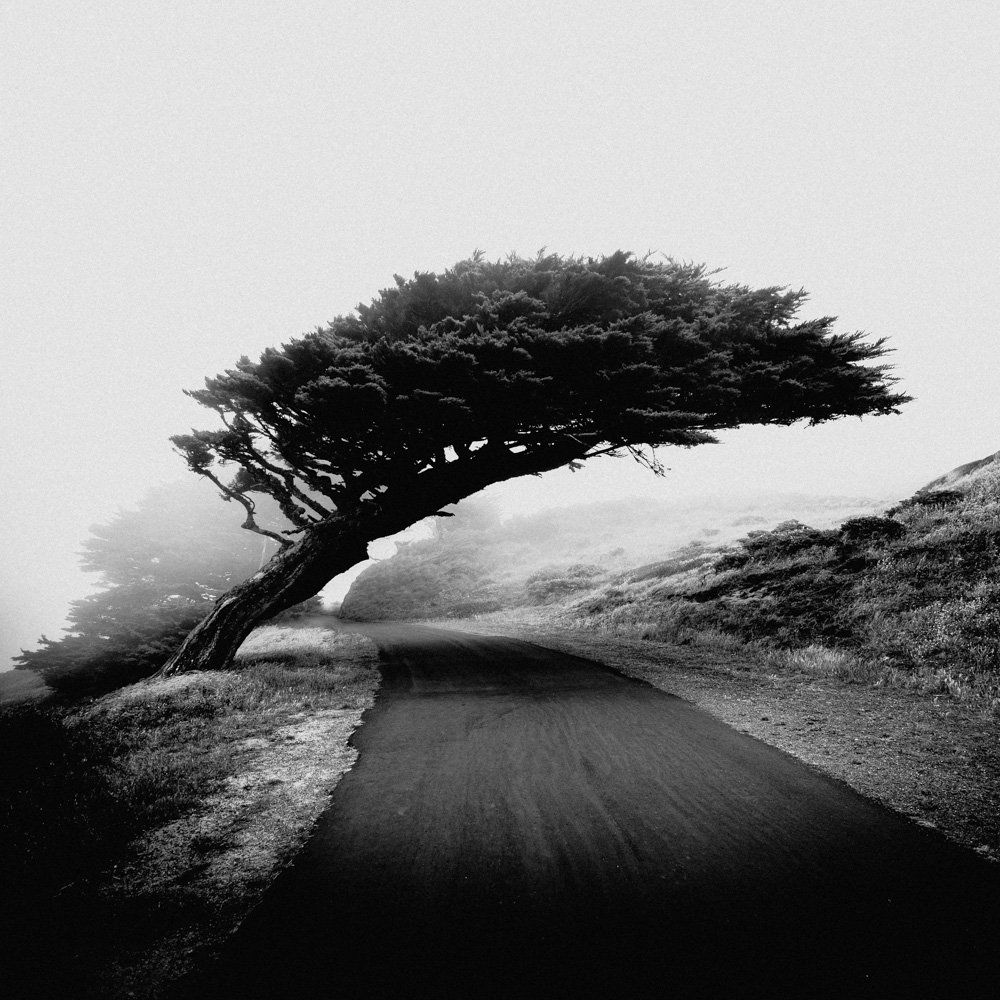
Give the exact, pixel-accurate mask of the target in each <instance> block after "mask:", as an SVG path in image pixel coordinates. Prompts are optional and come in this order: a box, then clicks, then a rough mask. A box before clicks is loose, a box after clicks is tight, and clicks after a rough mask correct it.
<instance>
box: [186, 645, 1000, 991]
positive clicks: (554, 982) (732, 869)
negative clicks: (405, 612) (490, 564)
mask: <svg viewBox="0 0 1000 1000" xmlns="http://www.w3.org/2000/svg"><path fill="white" fill-rule="evenodd" d="M364 630H365V631H366V632H367V633H368V634H369V635H371V636H372V637H373V638H374V639H375V641H376V642H377V643H378V645H379V647H380V650H381V655H382V670H383V677H384V679H383V685H382V687H381V690H380V692H379V695H378V699H377V702H376V705H375V707H374V708H373V709H372V710H370V711H369V712H368V713H367V714H366V716H365V720H364V725H363V726H361V728H360V729H359V730H358V731H357V732H356V733H355V735H354V737H353V743H354V745H355V746H356V747H357V749H358V750H359V752H360V756H359V758H358V761H357V764H356V765H355V767H354V768H353V770H352V771H350V772H349V773H348V774H347V775H346V776H345V777H344V779H343V780H342V781H341V783H340V784H339V786H338V787H337V789H336V791H335V793H334V795H333V798H332V801H331V804H330V806H329V808H328V809H327V811H326V812H325V813H324V814H323V816H322V817H321V819H320V821H319V823H318V826H317V828H316V830H315V833H314V835H313V836H312V838H311V840H310V841H309V842H308V844H307V845H306V846H305V848H304V849H303V851H302V852H301V853H300V855H299V856H298V857H297V859H296V861H295V862H294V864H293V865H292V866H291V867H290V868H288V869H287V870H286V871H285V872H283V873H282V875H281V876H280V877H279V878H278V879H277V880H276V881H275V883H274V884H273V886H272V888H271V889H270V891H269V892H268V893H267V894H266V895H265V897H264V899H263V901H262V903H261V905H260V906H259V907H258V908H257V909H256V910H255V911H254V912H253V913H252V914H251V916H250V917H249V918H248V920H247V921H246V922H245V923H244V925H243V926H242V928H241V929H240V930H239V931H238V932H237V934H236V935H235V936H234V937H233V938H232V939H231V941H230V942H229V944H228V946H227V947H226V948H225V950H224V951H223V953H222V955H221V956H220V958H219V959H218V961H217V962H216V963H215V964H213V965H212V966H211V967H210V968H208V969H206V970H202V971H201V972H199V973H198V974H197V975H196V976H195V977H193V978H192V979H191V980H190V981H189V982H188V984H187V989H188V990H189V991H190V992H189V993H188V994H187V995H190V996H192V997H193V996H197V997H211V996H215V997H223V996H224V997H234V998H236V997H239V998H248V997H268V998H281V997H296V998H300V997H301V998H305V997H330V998H339V997H345V998H346V997H359V998H360V997H364V998H383V997H393V998H403V997H421V998H423V997H428V998H431V997H433V998H451V997H454V998H463V1000H465V998H469V1000H472V998H478V997H487V996H496V997H501V996H502V997H507V998H512V1000H513V998H522V997H524V998H548V997H590V996H602V997H607V998H617V997H623V998H625V997H628V998H632V997H657V998H667V997H695V996H704V997H727V998H728V997H776V996H787V997H796V998H803V1000H804V998H809V997H824V996H831V997H834V996H835V997H843V998H853V997H868V996H870V997H889V996H909V997H914V998H923V997H927V998H930V997H949V996H955V997H962V998H974V997H977V996H982V997H988V996H989V997H992V996H994V995H995V993H996V983H997V981H998V980H997V974H998V972H1000V966H998V963H997V959H996V954H995V952H996V948H997V942H998V941H1000V937H998V931H1000V902H998V899H1000V894H998V889H1000V881H998V877H997V873H996V869H995V866H992V865H989V864H988V863H986V862H984V861H982V860H981V859H979V858H978V857H977V856H975V855H974V854H973V853H972V852H969V851H965V850H963V849H961V848H958V847H955V846H953V845H951V844H949V843H948V842H946V841H945V840H944V838H942V837H940V836H939V835H938V834H937V833H936V832H935V831H932V830H927V829H924V828H921V827H918V826H916V825H915V824H913V823H911V822H909V821H908V820H906V819H904V818H902V817H900V816H898V815H896V814H894V813H892V812H890V811H888V810H886V809H884V808H883V807H881V806H879V805H877V804H875V803H873V802H870V801H868V800H866V799H864V798H862V797H860V796H859V795H857V794H856V793H854V792H853V791H851V790H850V789H849V788H848V787H847V786H846V785H844V784H841V783H839V782H837V781H834V780H832V779H830V778H827V777H825V776H823V775H822V774H820V773H818V772H817V771H815V770H813V769H810V768H809V767H807V766H805V765H803V764H802V763H800V762H799V761H796V760H795V759H793V758H792V757H790V756H788V755H786V754H784V753H782V752H780V751H778V750H776V749H774V748H772V747H769V746H767V745H765V744H763V743H760V742H758V741H756V740H754V739H751V738H749V737H747V736H744V735H742V734H739V733H737V732H736V731H735V730H733V729H731V728H729V727H728V726H726V725H724V724H723V723H721V722H719V721H717V720H715V719H713V718H712V717H711V716H709V715H707V714H706V713H704V712H702V711H700V710H699V709H697V708H695V707H694V706H692V705H690V704H688V703H687V702H684V701H682V700H680V699H678V698H674V697H671V696H670V695H667V694H664V693H662V692H660V691H658V690H656V689H654V688H652V687H650V686H649V685H646V684H643V683H641V682H639V681H634V680H630V679H627V678H625V677H622V676H620V675H618V674H616V673H614V672H612V671H611V670H608V669H606V668H604V667H602V666H600V665H598V664H595V663H592V662H590V661H588V660H583V659H579V658H575V657H572V656H568V655H565V654H561V653H556V652H552V651H550V650H545V649H541V648H539V647H537V646H532V645H530V644H527V643H523V642H518V641H515V640H510V639H499V638H486V637H482V636H473V635H468V634H464V633H458V632H451V631H445V630H435V629H430V628H420V627H416V626H410V625H373V626H365V627H364Z"/></svg>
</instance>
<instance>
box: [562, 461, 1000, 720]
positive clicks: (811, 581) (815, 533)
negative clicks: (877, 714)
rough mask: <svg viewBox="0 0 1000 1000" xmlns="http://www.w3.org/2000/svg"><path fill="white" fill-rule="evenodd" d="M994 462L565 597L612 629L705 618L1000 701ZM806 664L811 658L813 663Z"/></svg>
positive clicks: (823, 666) (576, 611)
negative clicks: (833, 524)
mask: <svg viewBox="0 0 1000 1000" xmlns="http://www.w3.org/2000/svg"><path fill="white" fill-rule="evenodd" d="M998 599H1000V476H998V475H996V474H994V475H991V476H985V477H981V478H979V479H977V480H976V481H975V482H973V483H970V484H969V485H968V486H967V488H966V489H964V490H948V491H943V492H941V493H939V494H938V493H933V492H930V493H918V494H917V495H916V496H915V497H913V498H911V499H909V500H907V501H904V502H903V503H901V504H899V505H898V506H896V507H895V508H893V509H891V510H890V511H888V512H887V513H886V516H884V517H860V518H853V519H850V520H848V521H846V522H844V523H843V524H842V525H841V526H840V528H839V529H838V530H817V529H814V528H810V527H808V526H806V525H803V524H800V523H798V522H794V521H792V522H786V523H784V524H781V525H779V526H778V527H777V528H775V529H773V530H771V531H754V532H751V533H750V534H749V535H747V536H746V537H744V538H743V539H741V540H740V541H739V542H738V543H737V544H736V545H735V546H732V547H728V548H726V549H724V550H722V551H720V550H717V549H716V550H707V549H704V548H702V549H701V551H698V550H693V549H688V550H686V552H680V553H678V556H677V558H676V559H674V560H671V561H667V562H665V563H661V564H658V565H657V566H654V567H647V568H645V569H644V570H643V571H640V572H634V573H626V574H624V575H623V576H621V577H619V578H618V579H616V580H614V581H612V582H611V583H609V584H608V585H606V586H604V587H600V588H596V589H595V590H594V591H592V592H591V593H588V594H587V595H586V597H585V598H583V599H582V600H580V601H578V602H576V603H574V604H573V605H572V606H569V607H566V608H565V609H564V613H565V615H567V616H568V617H571V618H575V619H577V620H579V621H581V622H586V623H588V624H590V625H592V626H595V625H596V626H598V627H601V628H605V629H610V630H612V631H617V632H620V633H622V634H637V635H641V636H643V637H645V638H649V639H663V640H669V641H679V642H689V641H692V640H693V638H694V637H695V636H696V635H698V634H699V633H702V632H705V631H711V632H723V633H726V634H728V635H731V636H735V637H738V638H739V639H741V640H744V641H747V642H759V643H763V644H765V645H766V646H769V647H771V648H774V649H776V650H785V651H788V652H787V653H784V654H782V655H783V656H785V658H786V660H788V662H789V663H792V662H795V663H799V664H800V665H801V666H802V667H803V668H804V669H805V668H808V669H810V670H813V671H826V672H828V673H832V674H836V675H838V676H841V677H843V678H846V679H850V680H864V681H868V682H875V683H886V682H893V683H903V684H909V685H913V686H917V687H920V688H922V689H924V690H928V691H943V692H947V693H950V694H953V695H956V696H965V695H970V696H976V697H981V698H985V699H987V700H988V701H990V702H991V703H997V702H1000V611H998V607H1000V603H998ZM810 665H811V666H810Z"/></svg>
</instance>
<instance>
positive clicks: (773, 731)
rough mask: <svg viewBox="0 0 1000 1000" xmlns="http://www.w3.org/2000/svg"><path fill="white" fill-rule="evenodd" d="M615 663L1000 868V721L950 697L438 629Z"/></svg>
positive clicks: (550, 634)
mask: <svg viewBox="0 0 1000 1000" xmlns="http://www.w3.org/2000/svg"><path fill="white" fill-rule="evenodd" d="M428 624H434V625H435V626H439V627H445V628H457V629H461V630H463V631H469V632H478V633H480V634H483V635H502V636H510V637H513V638H518V639H523V640H525V641H528V642H533V643H536V644H537V645H539V646H545V647H547V648H549V649H556V650H559V651H561V652H567V653H573V654H575V655H578V656H585V657H588V658H590V659H594V660H597V661H598V662H600V663H604V664H606V665H607V666H609V667H612V668H613V669H615V670H619V671H621V672H622V673H624V674H627V675H628V676H631V677H637V678H639V679H641V680H645V681H647V682H648V683H650V684H652V685H654V686H655V687H657V688H660V689H661V690H663V691H667V692H669V693H671V694H675V695H678V696H679V697H681V698H684V699H686V700H688V701H690V702H693V703H694V704H695V705H697V706H699V707H700V708H703V709H704V710H705V711H707V712H709V713H711V714H712V715H714V716H716V717H717V718H719V719H721V720H722V721H723V722H726V723H728V724H729V725H731V726H733V727H734V728H735V729H738V730H739V731H741V732H744V733H747V734H748V735H750V736H752V737H754V738H756V739H759V740H762V741H763V742H765V743H768V744H770V745H772V746H775V747H778V748H780V749H782V750H784V751H786V752H787V753H790V754H792V755H793V756H795V757H797V758H799V759H800V760H802V761H804V762H805V763H807V764H809V765H811V766H813V767H816V768H818V769H820V770H821V771H823V772H825V773H826V774H829V775H831V776H833V777H835V778H839V779H840V780H842V781H844V782H846V783H847V784H848V785H850V786H851V787H852V788H854V789H855V790H857V791H858V792H860V793H861V794H863V795H866V796H869V797H870V798H873V799H876V800H878V801H880V802H882V803H883V804H885V805H887V806H889V807H890V808H892V809H895V810H897V811H898V812H901V813H903V814H905V815H908V816H910V817H912V818H913V819H914V820H915V821H916V822H918V823H921V824H923V825H925V826H930V827H936V828H937V829H939V830H940V831H941V832H942V833H944V834H945V835H946V836H948V837H949V838H951V839H952V840H955V841H957V842H958V843H961V844H964V845H966V846H968V847H970V848H972V849H973V850H975V851H977V853H979V854H981V855H983V856H984V857H987V858H990V859H991V860H997V859H1000V741H998V739H997V737H998V724H997V719H996V717H995V716H988V715H986V714H985V713H983V712H981V711H977V710H975V709H972V708H970V707H968V706H967V705H964V704H962V703H961V702H956V701H953V700H951V699H948V698H945V697H937V698H932V697H928V696H926V695H920V694H916V693H911V692H907V691H900V690H895V689H889V688H872V687H869V686H866V685H863V684H851V683H845V682H843V681H840V680H838V679H836V678H831V677H823V678H817V677H814V676H810V675H808V674H803V673H796V672H793V671H790V670H789V671H778V672H776V671H775V665H774V663H773V662H771V661H768V660H767V659H766V658H765V657H762V656H761V655H760V653H759V651H755V650H753V649H752V648H746V647H745V648H743V649H740V648H738V647H735V646H734V647H729V648H725V647H723V648H719V647H718V646H717V645H716V644H713V643H711V642H709V643H705V644H704V645H699V644H697V643H695V644H691V645H672V644H667V643H659V642H650V641H647V640H636V639H628V638H622V637H619V636H614V635H608V634H602V633H600V632H596V631H591V630H588V629H581V628H570V627H566V626H559V625H556V624H553V623H552V622H551V621H547V620H546V619H545V617H544V616H543V615H536V616H534V617H532V618H521V619H516V618H514V617H513V616H511V615H510V614H504V613H500V614H494V615H483V616H481V617H477V618H474V619H467V620H461V621H459V620H448V621H436V622H433V623H428Z"/></svg>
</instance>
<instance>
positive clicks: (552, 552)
mask: <svg viewBox="0 0 1000 1000" xmlns="http://www.w3.org/2000/svg"><path fill="white" fill-rule="evenodd" d="M878 509H879V504H878V503H877V502H876V501H872V500H868V499H864V498H856V497H810V496H802V495H794V494H791V495H789V494H775V495H770V496H758V497H749V498H747V497H741V498H730V497H700V498H698V499H697V500H688V501H686V502H675V503H668V502H665V501H655V500H649V499H643V498H636V499H634V500H630V501H625V502H615V503H597V504H581V505H577V506H573V507H564V508H560V509H555V510H547V511H542V512H541V513H538V514H534V515H531V516H527V517H516V518H511V519H508V520H506V521H502V520H501V518H500V516H499V513H498V511H497V510H496V509H495V508H494V507H491V506H490V504H489V503H488V502H484V501H481V500H480V501H476V500H472V501H465V502H463V503H461V504H459V505H458V507H457V508H455V516H454V517H453V518H449V519H446V520H443V521H440V522H438V523H437V531H436V536H435V537H434V538H432V539H426V540H422V541H418V542H412V543H410V544H407V545H402V546H400V548H399V551H398V552H397V554H396V555H395V556H394V557H393V558H392V559H388V560H385V561H383V562H380V563H376V564H375V565H373V566H371V567H369V568H368V569H367V570H365V572H364V573H363V574H362V575H361V576H359V577H358V579H357V580H356V581H355V582H354V584H353V586H352V587H351V590H350V592H349V593H348V595H347V597H346V598H345V600H344V602H343V607H342V614H343V615H344V616H345V617H349V618H358V619H363V620H371V619H383V618H411V619H412V618H436V617H443V616H450V617H455V616H458V617H460V616H463V615H468V614H475V613H482V612H486V611H492V610H497V609H500V608H504V607H510V606H515V605H521V604H524V603H526V602H527V603H546V602H549V601H552V600H555V599H557V598H561V597H566V596H568V595H571V594H574V593H577V592H579V591H581V590H586V589H587V588H588V587H591V586H593V585H594V584H595V583H596V582H598V581H601V580H605V579H608V578H610V577H613V576H615V575H617V574H620V573H622V572H623V571H625V570H626V569H628V568H629V567H634V566H636V565H639V564H642V563H648V562H650V561H652V560H664V559H667V558H668V557H669V556H670V553H671V552H672V551H673V550H675V549H676V548H677V547H678V546H680V545H683V544H684V543H686V542H688V541H689V540H690V539H691V538H698V539H700V540H701V541H702V542H703V543H704V544H708V543H709V542H711V543H712V544H719V543H721V542H725V541H731V540H734V539H736V538H738V537H739V536H740V535H742V534H744V533H745V532H746V531H747V530H748V529H750V528H762V527H763V528H766V527H773V526H774V525H776V524H778V523H780V522H781V521H783V520H785V519H787V518H789V517H805V516H808V517H809V518H810V519H812V520H813V521H814V522H815V523H818V524H823V525H826V524H835V523H839V521H840V520H842V519H843V518H845V517H849V516H852V515H856V514H862V513H869V512H871V511H874V510H878Z"/></svg>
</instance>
